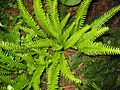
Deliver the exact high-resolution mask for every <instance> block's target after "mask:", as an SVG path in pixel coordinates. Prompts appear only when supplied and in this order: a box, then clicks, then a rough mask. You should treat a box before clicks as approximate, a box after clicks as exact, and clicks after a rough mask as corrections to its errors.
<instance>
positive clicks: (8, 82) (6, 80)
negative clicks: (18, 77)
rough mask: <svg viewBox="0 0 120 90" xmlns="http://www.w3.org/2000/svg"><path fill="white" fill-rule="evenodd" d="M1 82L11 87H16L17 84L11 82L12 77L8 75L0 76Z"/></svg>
mask: <svg viewBox="0 0 120 90" xmlns="http://www.w3.org/2000/svg"><path fill="white" fill-rule="evenodd" d="M0 81H2V82H4V83H6V84H9V85H14V84H15V82H14V80H11V77H10V76H8V75H0Z"/></svg>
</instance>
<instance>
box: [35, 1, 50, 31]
mask: <svg viewBox="0 0 120 90" xmlns="http://www.w3.org/2000/svg"><path fill="white" fill-rule="evenodd" d="M33 5H34V11H35V15H36V17H37V19H38V21H39V22H40V25H41V26H42V28H43V29H45V30H47V29H48V25H47V22H46V21H47V20H46V16H45V12H44V10H43V8H42V2H41V0H33Z"/></svg>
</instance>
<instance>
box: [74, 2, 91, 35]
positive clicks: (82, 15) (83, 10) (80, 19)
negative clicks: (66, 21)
mask: <svg viewBox="0 0 120 90" xmlns="http://www.w3.org/2000/svg"><path fill="white" fill-rule="evenodd" d="M91 1H92V0H83V2H82V3H81V4H80V7H79V10H78V11H77V14H76V18H75V21H74V22H75V23H76V26H75V28H74V30H73V33H75V31H77V30H79V29H81V28H82V26H83V25H84V22H85V19H86V14H87V11H88V8H89V5H90V3H91Z"/></svg>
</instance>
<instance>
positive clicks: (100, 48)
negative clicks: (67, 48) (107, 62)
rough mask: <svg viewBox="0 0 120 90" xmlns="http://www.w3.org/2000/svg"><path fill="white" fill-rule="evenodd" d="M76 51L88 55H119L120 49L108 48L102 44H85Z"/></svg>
mask: <svg viewBox="0 0 120 90" xmlns="http://www.w3.org/2000/svg"><path fill="white" fill-rule="evenodd" d="M78 50H79V51H80V52H84V53H85V54H88V55H106V54H108V55H114V54H120V49H119V48H115V47H110V46H107V45H104V44H102V43H88V44H87V43H86V44H84V46H79V47H78Z"/></svg>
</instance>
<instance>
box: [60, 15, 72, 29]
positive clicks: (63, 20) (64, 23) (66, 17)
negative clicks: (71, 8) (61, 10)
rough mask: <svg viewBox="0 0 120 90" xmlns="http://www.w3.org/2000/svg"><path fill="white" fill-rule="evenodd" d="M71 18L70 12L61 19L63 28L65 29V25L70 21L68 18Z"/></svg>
mask: <svg viewBox="0 0 120 90" xmlns="http://www.w3.org/2000/svg"><path fill="white" fill-rule="evenodd" d="M69 18H70V13H68V14H67V15H66V16H65V17H64V18H63V19H62V21H61V24H60V25H61V29H63V28H64V27H65V25H66V24H67V22H68V19H69Z"/></svg>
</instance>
